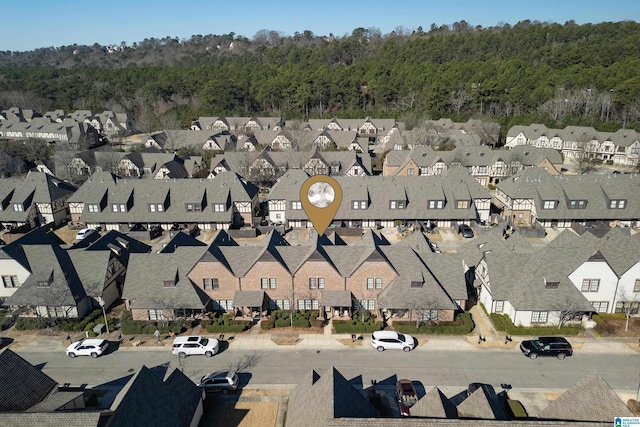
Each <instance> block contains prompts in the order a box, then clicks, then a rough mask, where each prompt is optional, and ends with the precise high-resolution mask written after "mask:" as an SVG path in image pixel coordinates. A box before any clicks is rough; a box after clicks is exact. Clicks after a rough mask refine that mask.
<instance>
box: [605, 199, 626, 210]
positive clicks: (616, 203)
mask: <svg viewBox="0 0 640 427" xmlns="http://www.w3.org/2000/svg"><path fill="white" fill-rule="evenodd" d="M626 205H627V201H626V200H615V199H614V200H611V201H609V209H624V208H625V206H626Z"/></svg>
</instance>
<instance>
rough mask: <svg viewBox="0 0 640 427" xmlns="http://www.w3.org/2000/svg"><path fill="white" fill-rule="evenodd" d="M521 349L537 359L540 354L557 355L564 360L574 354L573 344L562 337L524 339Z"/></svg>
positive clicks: (525, 353) (526, 354)
mask: <svg viewBox="0 0 640 427" xmlns="http://www.w3.org/2000/svg"><path fill="white" fill-rule="evenodd" d="M520 350H521V351H522V353H523V354H524V355H525V356H527V357H529V358H530V359H535V358H537V357H538V356H556V357H557V358H558V359H560V360H562V359H564V358H565V357H567V356H571V355H572V354H573V348H572V347H571V344H570V343H569V341H567V340H566V338H562V337H540V338H534V339H531V340H526V341H522V342H521V343H520Z"/></svg>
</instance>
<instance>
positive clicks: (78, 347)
mask: <svg viewBox="0 0 640 427" xmlns="http://www.w3.org/2000/svg"><path fill="white" fill-rule="evenodd" d="M107 347H109V341H107V340H102V339H97V338H90V339H85V340H82V341H76V342H74V343H72V344H71V345H70V346H68V347H67V356H69V357H71V358H73V357H76V356H91V357H98V356H100V355H102V353H104V352H105V351H106V350H107Z"/></svg>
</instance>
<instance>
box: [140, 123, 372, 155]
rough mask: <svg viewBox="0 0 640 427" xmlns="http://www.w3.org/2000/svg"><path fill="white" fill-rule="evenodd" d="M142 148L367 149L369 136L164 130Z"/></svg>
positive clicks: (284, 130) (227, 149) (338, 132)
mask: <svg viewBox="0 0 640 427" xmlns="http://www.w3.org/2000/svg"><path fill="white" fill-rule="evenodd" d="M144 146H145V147H146V148H155V149H158V150H163V151H170V152H175V151H177V150H181V149H182V150H204V151H256V150H257V151H261V150H278V151H281V150H302V151H308V150H310V149H312V148H313V147H316V146H317V147H320V148H322V149H323V150H354V151H358V152H362V153H366V152H368V149H369V139H368V138H364V137H360V136H358V133H357V132H356V131H334V130H318V131H312V130H303V131H290V130H287V129H278V130H256V131H255V132H253V133H246V134H242V135H239V136H236V135H232V134H230V133H229V132H227V131H223V132H218V133H210V132H192V131H189V130H164V131H161V132H156V133H153V134H151V135H149V136H148V137H147V138H146V140H145V141H144Z"/></svg>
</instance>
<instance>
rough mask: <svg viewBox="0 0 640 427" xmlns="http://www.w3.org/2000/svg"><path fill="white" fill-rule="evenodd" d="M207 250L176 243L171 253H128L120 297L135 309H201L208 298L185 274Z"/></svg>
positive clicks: (202, 247)
mask: <svg viewBox="0 0 640 427" xmlns="http://www.w3.org/2000/svg"><path fill="white" fill-rule="evenodd" d="M206 250H207V248H206V247H204V246H179V247H178V248H176V249H175V251H174V252H172V253H159V254H131V256H130V258H129V266H128V268H127V277H126V279H125V284H124V289H123V292H122V298H123V299H127V300H129V303H130V306H131V308H134V309H161V308H183V309H186V308H193V309H203V308H204V306H205V305H206V304H207V302H208V297H207V296H206V295H204V293H203V292H201V291H200V289H199V288H198V287H197V286H195V285H194V284H193V283H192V282H191V280H190V279H189V277H188V276H187V275H188V274H189V272H190V271H191V269H192V268H193V266H194V265H195V263H196V262H197V261H198V260H199V259H200V258H201V257H202V255H203V253H204V252H205V251H206ZM165 282H171V283H172V285H168V286H165Z"/></svg>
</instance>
